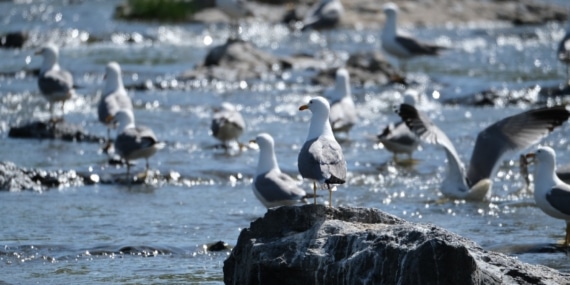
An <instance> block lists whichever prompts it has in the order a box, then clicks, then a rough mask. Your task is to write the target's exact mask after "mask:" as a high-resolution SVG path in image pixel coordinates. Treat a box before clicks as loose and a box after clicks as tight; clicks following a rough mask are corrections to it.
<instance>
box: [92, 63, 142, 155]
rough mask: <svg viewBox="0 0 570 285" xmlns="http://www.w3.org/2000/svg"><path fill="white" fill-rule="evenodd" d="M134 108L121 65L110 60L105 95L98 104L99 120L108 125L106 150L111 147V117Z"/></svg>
mask: <svg viewBox="0 0 570 285" xmlns="http://www.w3.org/2000/svg"><path fill="white" fill-rule="evenodd" d="M123 109H129V110H132V109H133V103H132V102H131V98H130V97H129V95H128V94H127V90H125V87H124V86H123V79H122V78H121V66H120V65H119V64H118V63H116V62H114V61H113V62H109V63H108V64H107V66H106V67H105V89H104V90H103V96H102V97H101V100H100V101H99V104H98V105H97V115H98V117H99V121H100V122H101V123H103V124H104V125H106V126H107V145H106V146H105V150H107V149H108V148H109V147H110V141H111V128H112V127H114V125H113V124H111V118H112V117H113V116H115V114H116V113H117V112H118V111H119V110H123Z"/></svg>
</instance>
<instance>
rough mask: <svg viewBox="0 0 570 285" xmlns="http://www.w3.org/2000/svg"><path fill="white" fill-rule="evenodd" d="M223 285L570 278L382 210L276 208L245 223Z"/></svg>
mask: <svg viewBox="0 0 570 285" xmlns="http://www.w3.org/2000/svg"><path fill="white" fill-rule="evenodd" d="M224 282H225V284H568V283H569V282H570V274H563V273H560V272H558V271H556V270H553V269H550V268H548V267H545V266H540V265H530V264H525V263H522V262H520V261H518V260H517V259H515V258H512V257H508V256H506V255H504V254H501V253H496V252H491V251H486V250H483V249H482V248H480V247H479V246H478V245H477V244H475V243H474V242H472V241H470V240H468V239H466V238H463V237H460V236H458V235H456V234H453V233H451V232H448V231H446V230H444V229H441V228H438V227H436V226H433V225H429V224H414V223H410V222H406V221H405V220H403V219H400V218H397V217H395V216H391V215H389V214H386V213H383V212H381V211H379V210H376V209H364V208H342V207H341V208H328V207H326V206H323V205H317V206H314V205H306V206H301V207H280V208H277V209H271V210H269V211H268V212H267V214H266V215H265V216H264V217H263V218H260V219H257V220H256V221H254V222H252V223H251V225H250V227H249V228H247V229H244V230H242V232H241V234H240V236H239V238H238V242H237V245H236V246H235V247H234V249H233V250H232V252H231V254H230V256H229V257H228V259H227V260H226V261H225V262H224Z"/></svg>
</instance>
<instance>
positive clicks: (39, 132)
mask: <svg viewBox="0 0 570 285" xmlns="http://www.w3.org/2000/svg"><path fill="white" fill-rule="evenodd" d="M8 136H9V137H11V138H26V139H60V140H64V141H78V142H91V143H100V142H103V141H105V138H104V137H100V136H96V135H92V134H89V133H87V132H86V131H85V130H83V128H82V127H81V126H80V125H75V124H71V123H68V122H65V121H57V122H52V121H47V122H42V121H35V122H31V123H27V124H24V125H21V126H17V127H11V128H10V131H9V133H8Z"/></svg>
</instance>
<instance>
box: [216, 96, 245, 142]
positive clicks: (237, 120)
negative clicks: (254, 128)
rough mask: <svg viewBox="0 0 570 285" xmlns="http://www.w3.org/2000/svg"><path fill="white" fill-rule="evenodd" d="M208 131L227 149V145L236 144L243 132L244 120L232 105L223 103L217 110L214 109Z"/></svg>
mask: <svg viewBox="0 0 570 285" xmlns="http://www.w3.org/2000/svg"><path fill="white" fill-rule="evenodd" d="M210 130H211V131H212V135H213V136H214V137H215V138H216V139H218V140H220V141H221V142H222V146H223V147H224V148H228V147H229V143H230V142H231V141H236V142H237V139H238V138H239V137H240V136H241V134H242V133H243V131H244V130H245V120H244V119H243V117H242V115H241V113H240V112H239V111H238V110H237V108H236V107H235V106H234V105H233V104H231V103H228V102H223V103H222V104H221V105H220V107H219V108H215V109H214V117H213V118H212V124H211V125H210ZM238 145H239V142H238Z"/></svg>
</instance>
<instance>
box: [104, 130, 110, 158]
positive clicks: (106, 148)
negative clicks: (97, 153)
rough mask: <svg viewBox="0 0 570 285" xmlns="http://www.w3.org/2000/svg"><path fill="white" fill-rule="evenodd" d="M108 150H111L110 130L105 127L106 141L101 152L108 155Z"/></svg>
mask: <svg viewBox="0 0 570 285" xmlns="http://www.w3.org/2000/svg"><path fill="white" fill-rule="evenodd" d="M109 149H111V128H109V127H107V140H106V142H105V146H104V147H103V152H105V153H108V152H109Z"/></svg>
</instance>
